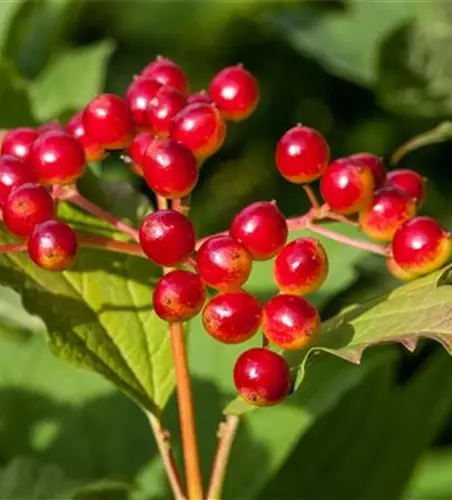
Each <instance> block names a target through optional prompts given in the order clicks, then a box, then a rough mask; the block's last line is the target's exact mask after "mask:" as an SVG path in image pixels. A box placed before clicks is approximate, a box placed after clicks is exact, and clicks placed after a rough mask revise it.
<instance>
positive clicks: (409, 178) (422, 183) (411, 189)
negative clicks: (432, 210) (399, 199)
mask: <svg viewBox="0 0 452 500" xmlns="http://www.w3.org/2000/svg"><path fill="white" fill-rule="evenodd" d="M387 180H388V184H389V185H390V186H395V187H396V188H398V189H400V190H401V191H403V192H405V193H406V194H407V195H408V196H409V197H410V198H412V199H413V200H414V201H415V202H416V203H417V204H418V205H421V204H422V202H423V201H424V198H425V188H426V180H425V178H424V177H422V176H421V175H419V174H418V173H417V172H415V171H414V170H409V169H408V168H401V169H398V170H393V171H392V172H389V173H388V179H387Z"/></svg>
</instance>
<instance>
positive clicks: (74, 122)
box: [66, 111, 105, 163]
mask: <svg viewBox="0 0 452 500" xmlns="http://www.w3.org/2000/svg"><path fill="white" fill-rule="evenodd" d="M82 116H83V111H79V112H78V113H76V114H75V115H74V116H73V117H72V118H71V119H70V120H69V122H68V124H67V126H66V129H67V131H68V133H69V134H70V135H72V137H74V138H75V139H77V141H78V142H79V143H80V145H81V146H82V148H83V150H84V152H85V158H86V161H87V162H88V163H91V162H97V161H101V160H103V159H104V158H105V150H104V148H103V147H102V146H101V145H100V144H99V143H98V142H96V141H93V139H92V138H91V137H90V136H88V134H87V133H86V130H85V126H84V125H83V120H82Z"/></svg>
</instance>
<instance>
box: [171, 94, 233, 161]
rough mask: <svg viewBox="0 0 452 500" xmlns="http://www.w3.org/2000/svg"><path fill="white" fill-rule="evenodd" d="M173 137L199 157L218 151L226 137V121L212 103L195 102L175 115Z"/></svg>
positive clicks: (172, 128) (205, 156) (172, 127)
mask: <svg viewBox="0 0 452 500" xmlns="http://www.w3.org/2000/svg"><path fill="white" fill-rule="evenodd" d="M171 137H172V138H173V139H174V140H175V141H177V142H180V143H181V144H183V145H184V146H185V147H187V148H188V149H191V150H192V151H193V153H194V155H195V156H196V157H197V158H202V159H204V158H207V157H209V156H212V155H213V154H214V153H216V152H217V151H218V150H219V149H220V148H221V146H222V145H223V142H224V139H225V137H226V123H225V121H224V120H223V118H222V117H221V114H220V112H219V111H218V109H217V108H216V106H213V105H212V104H206V103H202V102H200V103H195V104H190V105H189V106H186V107H185V108H183V109H181V111H179V113H178V114H177V115H176V116H175V117H174V120H173V124H172V126H171Z"/></svg>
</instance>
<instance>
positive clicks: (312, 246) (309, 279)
mask: <svg viewBox="0 0 452 500" xmlns="http://www.w3.org/2000/svg"><path fill="white" fill-rule="evenodd" d="M327 275H328V257H327V255H326V252H325V249H324V248H323V245H322V244H321V243H320V241H318V240H316V239H315V238H307V237H306V238H299V239H297V240H294V241H291V242H290V243H288V244H287V245H286V246H285V247H284V248H283V249H282V250H281V252H280V253H279V255H278V256H277V257H276V259H275V263H274V266H273V276H274V279H275V282H276V285H277V287H278V288H279V289H280V290H281V292H283V293H287V294H295V295H306V294H308V293H314V292H316V291H317V290H318V289H319V288H320V287H321V286H322V285H323V283H324V281H325V279H326V277H327Z"/></svg>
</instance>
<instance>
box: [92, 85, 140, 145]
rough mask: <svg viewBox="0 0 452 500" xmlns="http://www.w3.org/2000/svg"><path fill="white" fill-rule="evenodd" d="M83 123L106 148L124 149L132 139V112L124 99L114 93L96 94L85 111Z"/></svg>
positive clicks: (93, 138)
mask: <svg viewBox="0 0 452 500" xmlns="http://www.w3.org/2000/svg"><path fill="white" fill-rule="evenodd" d="M83 125H84V127H85V130H86V133H87V134H88V136H89V137H91V138H92V140H93V141H96V142H97V143H99V144H100V145H101V146H102V147H103V148H104V149H124V148H126V147H127V146H128V145H129V144H130V143H131V141H132V137H133V134H134V125H133V119H132V114H131V113H130V111H129V107H128V106H127V103H126V101H125V100H124V99H121V98H120V97H118V96H117V95H114V94H100V95H98V96H96V97H95V98H94V99H93V100H92V101H91V102H90V103H89V104H88V105H87V106H86V108H85V110H84V111H83Z"/></svg>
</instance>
